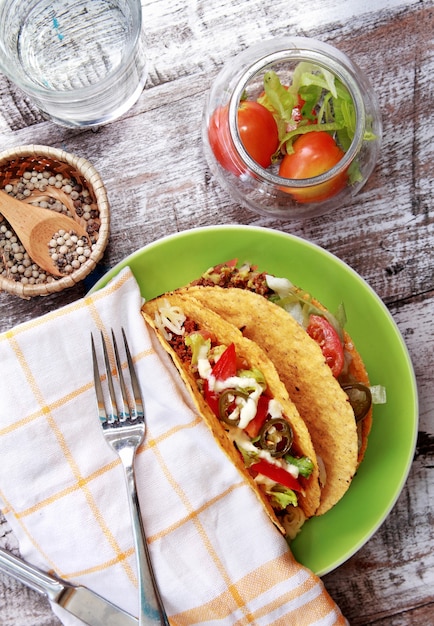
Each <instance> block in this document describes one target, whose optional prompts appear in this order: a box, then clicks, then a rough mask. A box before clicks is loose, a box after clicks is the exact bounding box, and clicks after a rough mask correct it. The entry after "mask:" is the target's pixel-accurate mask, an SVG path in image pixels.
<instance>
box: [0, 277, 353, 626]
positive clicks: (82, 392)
mask: <svg viewBox="0 0 434 626" xmlns="http://www.w3.org/2000/svg"><path fill="white" fill-rule="evenodd" d="M141 305H142V298H141V295H140V291H139V287H138V285H137V282H136V280H135V278H134V276H133V275H132V273H131V270H130V269H129V268H124V269H123V270H122V271H121V272H120V273H119V274H118V275H117V276H116V277H115V278H114V279H113V280H112V281H111V282H110V283H109V284H108V285H107V286H106V287H104V288H103V289H101V290H100V291H96V292H94V293H92V294H90V295H88V296H86V297H85V298H83V299H80V300H78V301H76V302H74V303H72V304H70V305H68V306H66V307H63V308H61V309H58V310H55V311H53V312H50V313H48V314H46V315H44V316H42V317H39V318H36V319H34V320H31V321H29V322H26V323H23V324H21V325H19V326H16V327H15V328H13V329H11V330H10V331H7V332H5V333H3V334H2V335H0V506H1V507H2V510H3V513H4V515H5V516H6V518H7V520H8V522H9V523H10V525H11V527H12V529H13V531H14V533H15V535H16V536H17V538H18V541H19V546H20V552H21V555H22V556H23V558H24V559H25V560H27V561H29V562H30V563H33V564H35V565H36V566H38V567H39V568H40V569H42V570H45V571H52V572H55V573H56V574H57V575H58V576H60V577H61V578H64V579H65V580H67V581H69V582H70V583H73V584H78V583H80V584H82V585H84V586H86V587H89V588H91V589H93V590H94V591H96V592H97V593H99V594H100V595H102V596H104V597H107V598H108V599H109V600H110V601H111V602H113V603H115V604H117V605H118V606H120V607H122V608H123V609H124V610H126V611H128V612H130V613H131V614H133V615H137V610H138V593H137V579H136V563H135V552H134V547H133V538H132V532H131V522H130V513H129V506H128V500H127V494H126V487H125V479H124V474H123V470H122V466H121V463H120V460H119V458H118V456H117V454H116V453H115V452H114V451H113V450H112V449H111V448H110V447H109V445H108V444H107V443H106V441H105V439H104V437H103V434H102V428H101V426H100V423H99V419H98V415H97V407H96V399H95V392H94V383H93V370H92V359H91V349H90V345H91V344H90V336H91V332H93V333H94V336H95V338H96V340H97V341H96V343H97V345H98V343H99V341H98V340H99V331H100V330H102V331H103V333H104V334H105V335H106V336H107V337H109V335H110V332H111V328H113V329H114V332H115V334H116V335H117V336H118V337H120V329H121V328H122V327H123V328H124V329H125V332H126V335H127V337H128V342H129V344H130V349H131V352H132V355H133V359H134V362H135V365H136V369H137V374H138V377H139V381H140V385H141V388H142V393H143V396H144V401H145V408H146V421H147V434H146V440H145V442H144V444H143V445H142V447H141V448H140V450H139V452H138V455H137V458H136V465H135V469H136V477H137V484H138V494H139V499H140V503H141V507H142V514H143V522H144V528H145V531H146V534H147V538H148V543H149V549H150V553H151V558H152V561H153V564H154V567H155V572H156V578H157V582H158V585H159V587H160V591H161V595H162V598H163V601H164V605H165V608H166V611H167V614H168V616H169V620H170V623H171V625H172V626H187V625H192V624H202V625H206V624H214V623H215V622H217V621H218V622H219V623H220V624H221V625H222V626H233V625H237V626H243V625H247V624H253V625H258V626H265V625H269V624H273V625H282V626H283V625H285V626H288V625H290V624H294V625H297V626H303V625H306V626H307V625H311V626H313V625H314V624H315V625H316V626H320V625H321V626H331V625H338V624H347V621H346V620H345V618H344V617H343V616H342V614H341V612H340V610H339V608H338V606H337V605H336V604H335V602H334V601H333V600H332V598H331V597H330V596H329V594H328V593H327V591H326V589H325V588H324V585H323V583H322V581H321V580H320V579H319V578H318V577H317V576H316V575H314V574H313V573H312V572H311V571H309V570H308V569H306V568H305V567H303V566H302V565H300V564H299V563H297V562H296V561H295V559H294V557H293V555H292V554H291V551H290V549H289V548H288V544H287V543H286V541H285V539H284V538H283V537H282V536H281V535H280V533H279V532H278V530H277V529H276V528H275V527H274V526H273V525H272V524H271V523H270V520H269V519H268V517H267V515H266V514H265V512H264V510H263V509H262V507H261V505H260V503H259V502H258V500H257V499H256V497H255V495H254V494H253V493H252V491H251V489H250V487H249V485H248V484H247V483H246V482H245V481H244V480H243V477H242V475H241V474H240V473H239V471H238V470H237V469H236V468H235V467H234V466H233V465H232V463H231V462H230V461H229V460H228V458H227V457H226V455H225V454H224V453H223V452H222V451H221V449H220V448H219V446H218V445H217V444H216V443H215V441H214V439H213V437H212V435H211V433H210V431H209V429H208V428H207V426H206V425H205V424H204V422H203V421H202V419H201V417H200V416H199V415H198V414H197V412H196V411H195V409H194V406H193V404H192V402H191V400H190V398H189V396H188V395H187V393H186V390H185V388H184V386H183V384H182V382H181V379H180V377H179V375H178V373H177V371H176V370H175V369H174V367H173V365H172V363H171V361H170V357H169V356H168V355H167V354H166V353H165V352H164V351H163V350H162V349H161V347H160V345H159V343H158V341H157V340H156V338H155V336H154V335H153V331H151V330H149V329H148V328H147V326H146V324H145V322H144V320H143V317H142V315H141V312H140V308H141ZM121 359H122V360H123V361H125V355H124V352H123V351H122V350H121ZM53 610H54V611H55V612H56V614H57V615H58V616H59V618H60V620H61V621H62V622H63V623H64V624H65V625H66V626H78V625H80V624H81V622H80V621H79V620H77V619H76V618H75V617H72V616H71V615H69V614H68V613H67V612H66V611H64V610H63V609H62V608H60V607H58V606H56V605H54V606H53Z"/></svg>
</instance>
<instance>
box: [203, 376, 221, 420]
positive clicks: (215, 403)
mask: <svg viewBox="0 0 434 626" xmlns="http://www.w3.org/2000/svg"><path fill="white" fill-rule="evenodd" d="M203 395H204V398H205V400H206V401H207V403H208V406H209V408H210V409H211V411H212V412H213V413H214V415H215V416H216V417H220V411H219V397H218V395H217V394H216V393H214V391H210V389H209V387H208V381H207V380H205V381H204V385H203Z"/></svg>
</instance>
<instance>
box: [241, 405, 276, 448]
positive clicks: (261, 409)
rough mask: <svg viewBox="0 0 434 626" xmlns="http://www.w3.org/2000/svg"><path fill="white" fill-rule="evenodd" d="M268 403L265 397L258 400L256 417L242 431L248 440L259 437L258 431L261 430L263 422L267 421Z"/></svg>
mask: <svg viewBox="0 0 434 626" xmlns="http://www.w3.org/2000/svg"><path fill="white" fill-rule="evenodd" d="M269 402H270V399H269V398H267V396H264V395H262V396H260V398H259V400H258V407H257V410H256V415H255V417H254V418H253V419H252V420H251V421H250V422H249V423H248V424H247V426H246V428H245V429H244V430H245V432H246V433H247V434H248V435H249V437H250V439H254V438H255V437H257V436H258V435H259V431H260V430H261V428H262V426H263V424H264V422H265V420H266V419H267V415H268V404H269Z"/></svg>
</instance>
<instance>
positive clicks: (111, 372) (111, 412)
mask: <svg viewBox="0 0 434 626" xmlns="http://www.w3.org/2000/svg"><path fill="white" fill-rule="evenodd" d="M100 332H101V343H102V347H103V354H104V369H105V378H106V380H107V387H108V402H107V405H108V407H107V408H106V403H105V399H104V392H103V387H102V384H101V379H102V377H101V375H100V370H99V367H98V359H97V356H96V350H95V342H94V338H93V334H92V333H91V343H92V360H93V374H94V379H95V391H96V397H97V401H98V413H99V418H100V420H101V422H102V426H103V428H105V427H107V426H110V427H112V428H113V427H114V426H116V425H119V426H122V425H124V424H125V423H128V422H136V421H137V420H139V421H143V420H144V410H143V400H142V396H141V392H140V386H139V381H138V380H137V375H136V371H135V368H134V363H133V359H132V357H131V352H130V348H129V346H128V342H127V338H126V336H125V331H124V329H123V328H122V338H123V344H124V347H125V355H126V362H127V368H128V372H129V380H130V383H131V384H130V387H131V390H130V393H128V391H127V385H126V383H125V378H124V374H123V368H122V361H121V358H120V356H119V349H118V345H117V342H116V337H115V334H114V332H113V329H111V340H112V341H111V346H110V343H109V341H106V339H105V338H104V333H103V331H100ZM110 348H112V350H110ZM109 352H111V353H112V355H113V354H114V361H115V367H113V366H112V365H111V363H110V357H109ZM113 376H115V377H116V378H117V379H118V381H119V388H120V393H119V394H118V396H116V392H115V387H114V384H113Z"/></svg>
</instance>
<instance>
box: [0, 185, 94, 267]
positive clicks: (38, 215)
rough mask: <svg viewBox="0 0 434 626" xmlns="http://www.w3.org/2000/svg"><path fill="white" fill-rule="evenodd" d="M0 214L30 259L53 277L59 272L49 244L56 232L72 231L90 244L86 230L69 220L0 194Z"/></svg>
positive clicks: (60, 214)
mask: <svg viewBox="0 0 434 626" xmlns="http://www.w3.org/2000/svg"><path fill="white" fill-rule="evenodd" d="M0 213H2V214H3V215H4V217H5V218H6V219H7V221H8V222H9V223H10V225H11V226H12V228H13V229H14V231H15V232H16V234H17V236H18V238H19V239H20V241H21V243H22V244H23V246H24V248H25V250H26V252H27V254H28V255H29V256H30V258H31V259H32V260H33V261H34V262H35V263H37V264H38V265H39V267H41V268H42V269H43V270H45V271H46V272H49V273H50V274H53V275H54V276H66V274H62V272H60V270H59V268H58V267H57V265H56V264H55V263H54V261H53V259H52V258H51V256H50V253H49V249H48V244H49V242H50V241H51V239H52V238H53V235H54V234H55V233H57V232H58V231H59V230H64V231H66V232H70V231H73V232H74V233H76V234H77V235H78V236H79V237H80V239H83V238H84V239H85V240H86V241H89V236H88V234H87V232H86V230H85V229H84V228H83V227H82V226H81V224H79V223H78V222H76V221H75V220H74V219H72V218H71V217H68V216H67V215H64V214H62V213H57V212H55V211H52V210H51V209H44V208H42V207H40V206H35V205H31V204H28V203H27V202H23V201H21V200H17V199H16V198H13V197H12V196H9V195H8V194H7V193H6V192H5V191H1V190H0Z"/></svg>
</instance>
